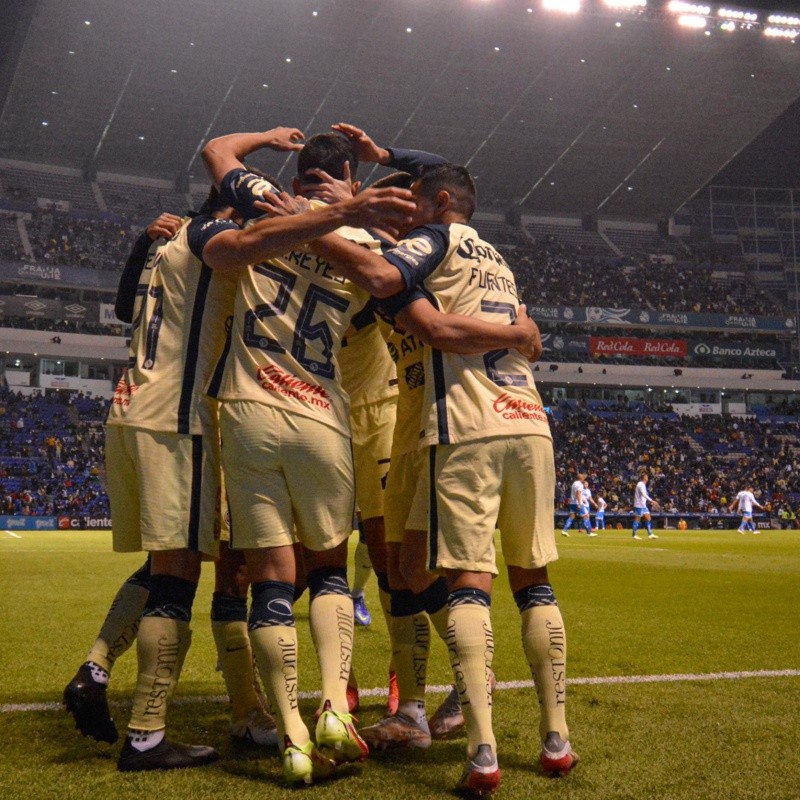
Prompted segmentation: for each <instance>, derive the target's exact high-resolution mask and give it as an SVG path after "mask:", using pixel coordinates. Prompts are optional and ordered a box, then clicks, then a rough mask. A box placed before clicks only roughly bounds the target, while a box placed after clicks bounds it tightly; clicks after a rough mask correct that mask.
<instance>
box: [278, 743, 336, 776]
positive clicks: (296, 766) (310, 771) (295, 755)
mask: <svg viewBox="0 0 800 800" xmlns="http://www.w3.org/2000/svg"><path fill="white" fill-rule="evenodd" d="M282 759H283V778H284V780H285V781H286V783H288V784H289V785H290V786H295V785H296V784H299V783H305V784H311V783H313V782H314V781H324V780H326V779H327V778H330V777H331V776H332V775H333V774H334V773H335V772H336V762H335V761H333V760H331V759H330V758H325V756H323V755H322V754H321V753H320V752H319V751H318V750H317V748H316V747H314V743H313V742H306V743H305V744H304V745H303V746H302V747H297V746H296V745H294V744H292V742H291V739H289V737H288V736H287V737H286V739H285V740H284V748H283V754H282Z"/></svg>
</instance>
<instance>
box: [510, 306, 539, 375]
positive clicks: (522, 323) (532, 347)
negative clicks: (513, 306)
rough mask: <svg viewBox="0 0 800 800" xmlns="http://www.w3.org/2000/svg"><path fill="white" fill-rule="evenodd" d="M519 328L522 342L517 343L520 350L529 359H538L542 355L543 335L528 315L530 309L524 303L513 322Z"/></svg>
mask: <svg viewBox="0 0 800 800" xmlns="http://www.w3.org/2000/svg"><path fill="white" fill-rule="evenodd" d="M511 324H512V325H513V326H515V327H516V328H518V329H519V333H520V335H521V336H522V340H521V342H520V344H518V345H517V350H519V352H520V353H522V355H524V356H525V358H527V359H528V361H538V360H539V359H540V358H541V357H542V351H543V350H544V347H543V346H542V335H541V333H540V332H539V326H538V325H537V324H536V323H535V322H534V321H533V320H532V319H531V318H530V317H529V316H528V309H527V308H526V307H525V304H524V303H520V306H519V309H518V311H517V317H516V319H515V320H514V321H513V322H512V323H511Z"/></svg>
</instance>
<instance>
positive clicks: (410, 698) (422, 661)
mask: <svg viewBox="0 0 800 800" xmlns="http://www.w3.org/2000/svg"><path fill="white" fill-rule="evenodd" d="M391 626H392V628H391V630H392V662H393V663H394V671H395V673H396V675H397V691H398V693H399V697H400V703H409V702H418V703H424V702H425V683H426V679H427V676H426V672H427V668H428V653H429V651H430V644H431V630H430V624H429V622H428V616H427V614H425V613H424V612H423V613H421V614H409V615H407V616H402V617H392V619H391Z"/></svg>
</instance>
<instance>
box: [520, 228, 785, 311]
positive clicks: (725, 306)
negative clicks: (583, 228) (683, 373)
mask: <svg viewBox="0 0 800 800" xmlns="http://www.w3.org/2000/svg"><path fill="white" fill-rule="evenodd" d="M505 255H506V257H507V259H508V262H509V266H510V267H511V268H512V270H513V271H514V275H515V277H516V280H517V288H518V289H519V292H520V296H521V297H522V299H523V300H525V302H527V303H528V304H529V305H534V304H535V305H560V306H581V307H583V306H600V307H602V308H620V307H622V308H645V309H650V310H658V311H692V312H696V313H702V314H758V315H765V316H775V315H783V314H785V313H786V312H785V309H783V308H781V307H780V306H778V305H776V303H774V302H773V301H772V300H770V299H769V298H768V297H767V296H766V295H764V294H763V292H761V291H760V289H759V288H758V287H757V286H755V285H754V284H752V283H751V282H748V281H747V278H746V276H745V277H742V278H738V279H736V281H734V282H732V281H728V282H727V284H726V285H724V286H722V285H721V284H718V283H715V282H713V281H712V279H711V269H710V267H709V266H708V265H687V264H683V263H677V264H651V263H650V261H649V260H648V259H647V258H646V257H640V258H628V259H625V260H624V261H625V262H626V263H619V260H614V259H608V258H603V257H599V256H591V255H584V254H582V253H581V252H580V250H578V249H577V248H575V247H573V246H570V245H567V244H563V243H559V242H557V241H555V240H553V239H552V238H548V240H547V241H541V242H534V243H531V244H530V245H529V246H528V247H527V248H520V247H517V248H513V249H507V250H506V251H505ZM731 274H736V273H731Z"/></svg>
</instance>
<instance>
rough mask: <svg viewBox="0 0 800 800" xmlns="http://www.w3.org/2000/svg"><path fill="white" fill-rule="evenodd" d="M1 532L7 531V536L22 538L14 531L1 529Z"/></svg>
mask: <svg viewBox="0 0 800 800" xmlns="http://www.w3.org/2000/svg"><path fill="white" fill-rule="evenodd" d="M3 533H7V534H8V535H9V536H13V537H14V538H15V539H21V538H22V537H21V536H20V535H19V534H18V533H14V531H3Z"/></svg>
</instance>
